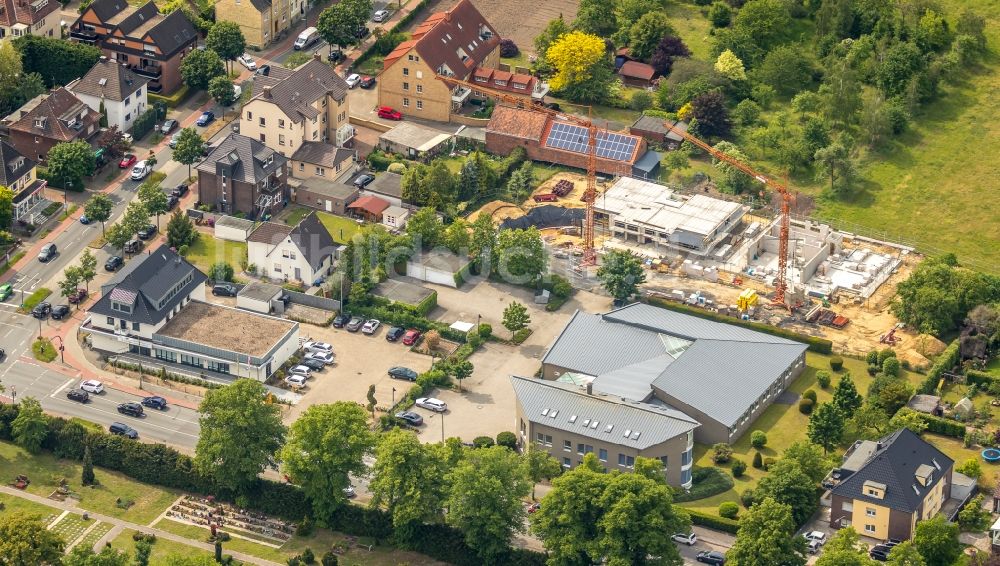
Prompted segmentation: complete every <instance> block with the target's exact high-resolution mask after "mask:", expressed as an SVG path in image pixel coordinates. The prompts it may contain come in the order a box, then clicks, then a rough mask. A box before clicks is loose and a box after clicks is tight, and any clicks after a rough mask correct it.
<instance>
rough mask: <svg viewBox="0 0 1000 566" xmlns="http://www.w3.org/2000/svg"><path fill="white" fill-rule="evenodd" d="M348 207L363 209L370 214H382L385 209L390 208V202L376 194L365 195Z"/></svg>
mask: <svg viewBox="0 0 1000 566" xmlns="http://www.w3.org/2000/svg"><path fill="white" fill-rule="evenodd" d="M347 208H351V209H357V210H363V211H365V212H367V213H369V214H382V212H383V211H384V210H385V209H387V208H389V203H388V202H386V201H385V200H383V199H380V198H378V197H376V196H372V195H365V196H363V197H361V198H359V199H358V200H356V201H354V202H352V203H351V204H349V205H347Z"/></svg>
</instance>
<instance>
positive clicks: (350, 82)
mask: <svg viewBox="0 0 1000 566" xmlns="http://www.w3.org/2000/svg"><path fill="white" fill-rule="evenodd" d="M344 82H345V83H347V88H354V87H356V86H358V83H360V82H361V75H359V74H357V73H351V74H349V75H347V77H345V78H344Z"/></svg>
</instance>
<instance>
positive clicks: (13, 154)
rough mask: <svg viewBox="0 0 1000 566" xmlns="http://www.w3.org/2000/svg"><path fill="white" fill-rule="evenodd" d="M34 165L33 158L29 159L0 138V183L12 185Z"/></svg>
mask: <svg viewBox="0 0 1000 566" xmlns="http://www.w3.org/2000/svg"><path fill="white" fill-rule="evenodd" d="M36 165H38V164H37V163H36V162H35V161H34V160H32V159H29V158H27V157H25V156H23V155H21V153H20V152H18V151H17V150H16V149H14V146H12V145H10V144H9V143H7V142H5V141H3V140H0V167H2V169H0V185H3V186H5V187H10V186H13V184H14V183H15V182H17V180H18V179H20V178H21V177H24V176H25V175H26V174H27V173H28V172H29V171H31V170H32V169H33V168H34V167H35V166H36Z"/></svg>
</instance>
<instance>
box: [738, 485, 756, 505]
mask: <svg viewBox="0 0 1000 566" xmlns="http://www.w3.org/2000/svg"><path fill="white" fill-rule="evenodd" d="M740 504H741V505H743V507H745V508H747V509H749V508H750V507H753V490H752V489H750V488H749V487H748V488H746V489H744V490H743V493H741V494H740Z"/></svg>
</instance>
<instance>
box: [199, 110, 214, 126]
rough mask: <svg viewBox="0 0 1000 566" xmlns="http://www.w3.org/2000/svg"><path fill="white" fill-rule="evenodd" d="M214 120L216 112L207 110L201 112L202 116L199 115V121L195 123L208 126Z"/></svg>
mask: <svg viewBox="0 0 1000 566" xmlns="http://www.w3.org/2000/svg"><path fill="white" fill-rule="evenodd" d="M214 121H215V112H212V111H211V110H206V111H204V112H202V113H201V116H199V117H198V121H197V122H195V124H198V125H199V126H207V125H209V124H211V123H212V122H214Z"/></svg>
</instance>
